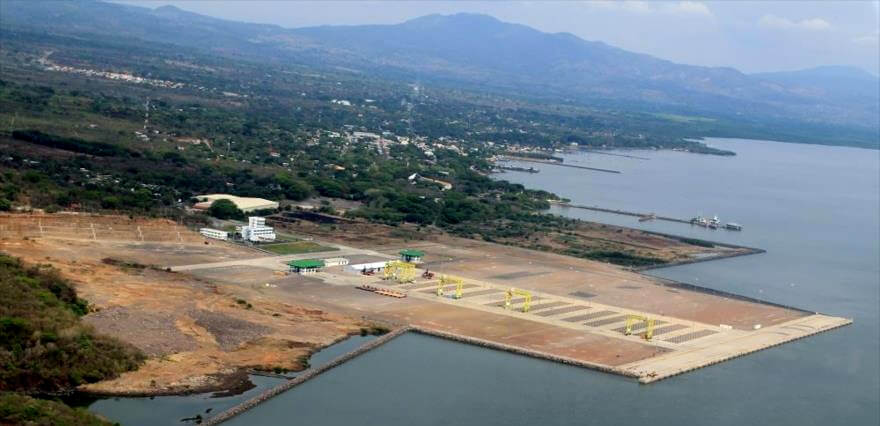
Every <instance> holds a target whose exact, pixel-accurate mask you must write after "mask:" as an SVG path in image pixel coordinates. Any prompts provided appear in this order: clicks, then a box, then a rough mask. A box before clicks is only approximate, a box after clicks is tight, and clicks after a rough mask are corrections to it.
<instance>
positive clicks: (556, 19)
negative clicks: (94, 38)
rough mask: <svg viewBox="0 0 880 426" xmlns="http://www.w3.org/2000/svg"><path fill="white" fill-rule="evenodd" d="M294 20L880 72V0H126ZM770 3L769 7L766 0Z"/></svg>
mask: <svg viewBox="0 0 880 426" xmlns="http://www.w3.org/2000/svg"><path fill="white" fill-rule="evenodd" d="M116 2H117V3H126V4H132V5H138V6H144V7H150V8H156V7H160V6H163V5H173V6H176V7H179V8H181V9H183V10H187V11H190V12H195V13H199V14H203V15H207V16H212V17H216V18H222V19H229V20H234V21H243V22H252V23H262V24H274V25H280V26H282V27H287V28H300V27H309V26H320V25H364V24H396V23H400V22H404V21H407V20H409V19H413V18H417V17H420V16H424V15H429V14H435V13H440V14H454V13H462V12H466V13H481V14H486V15H490V16H493V17H495V18H497V19H500V20H502V21H505V22H511V23H518V24H523V25H527V26H529V27H532V28H535V29H537V30H540V31H544V32H550V33H556V32H568V33H571V34H574V35H576V36H578V37H580V38H582V39H585V40H591V41H602V42H605V43H608V44H610V45H613V46H615V47H619V48H622V49H626V50H630V51H633V52H638V53H645V54H649V55H652V56H656V57H659V58H662V59H667V60H670V61H673V62H678V63H684V64H691V65H702V66H721V67H732V68H736V69H738V70H740V71H743V72H745V73H759V72H773V71H792V70H800V69H806V68H813V67H818V66H854V67H858V68H861V69H863V70H865V71H868V72H870V73H871V74H874V75H880V40H878V38H880V1H852V2H837V3H829V2H811V1H791V2H760V3H756V2H696V1H671V2H642V1H623V2H611V1H589V2H530V1H520V2H498V1H467V2H458V1H436V2H432V1H428V2H425V1H387V2H383V1H365V2H354V1H323V2H316V1H298V2H279V1H263V0H258V1H248V2H240V1H217V0H205V1H187V0H116ZM758 5H760V7H756V6H758Z"/></svg>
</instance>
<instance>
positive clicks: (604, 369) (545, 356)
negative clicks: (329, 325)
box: [202, 314, 853, 426]
mask: <svg viewBox="0 0 880 426" xmlns="http://www.w3.org/2000/svg"><path fill="white" fill-rule="evenodd" d="M817 316H818V314H817ZM798 321H800V320H794V321H790V322H789V323H784V324H781V325H780V326H785V324H790V323H794V322H798ZM852 323H853V321H852V320H851V319H845V318H840V319H839V321H836V322H833V323H828V324H824V325H822V326H820V327H818V328H815V329H813V330H810V331H806V332H801V333H800V334H797V335H791V336H788V337H787V338H785V339H782V340H780V341H777V342H774V343H772V344H769V345H768V344H763V343H761V342H757V343H756V344H753V345H752V346H751V347H748V348H746V349H743V350H741V351H736V352H733V353H727V354H722V355H720V356H715V357H710V358H707V359H706V360H704V362H700V363H697V364H690V365H687V366H685V367H682V368H676V369H674V370H672V371H668V372H664V373H662V374H658V373H656V371H652V372H650V373H648V372H646V371H640V370H637V369H636V368H635V367H632V366H629V367H628V365H629V364H624V365H621V366H610V365H605V364H599V363H593V362H587V361H581V360H576V359H573V358H568V357H563V356H557V355H553V354H549V353H546V352H542V351H536V350H531V349H526V348H522V347H518V346H512V345H507V344H504V343H498V342H493V341H490V340H485V339H480V338H476V337H471V336H465V335H461V334H456V333H449V332H445V331H440V330H435V329H431V328H426V327H418V326H404V327H400V328H398V329H396V330H394V331H392V332H390V333H388V334H386V335H383V336H380V337H379V338H377V339H376V340H373V341H371V342H368V343H366V344H364V345H362V346H360V347H358V348H357V349H355V350H353V351H351V352H349V353H347V354H343V355H341V356H339V357H337V358H336V359H334V360H333V361H331V362H328V363H327V364H325V365H323V366H321V367H319V368H316V369H314V370H307V372H306V373H305V374H302V375H300V376H297V377H296V378H294V379H291V380H288V381H286V382H283V383H281V384H280V385H278V386H275V387H272V388H270V389H268V390H266V391H265V392H263V393H261V394H260V395H257V396H255V397H253V398H251V399H250V400H248V401H245V402H243V403H241V404H238V405H236V406H234V407H232V408H229V409H227V410H225V411H222V412H220V413H218V414H217V415H215V416H213V417H210V418H208V419H206V420H205V421H204V422H203V423H202V424H204V425H209V426H214V425H219V424H221V423H223V422H225V421H227V420H229V419H231V418H233V417H236V416H238V415H241V414H243V413H245V412H247V411H248V410H251V409H253V408H255V407H257V406H259V405H260V404H262V403H264V402H266V401H268V400H270V399H272V398H274V397H276V396H278V395H280V394H282V393H284V392H287V391H289V390H291V389H293V388H294V387H297V386H299V385H301V384H303V383H305V382H307V381H309V380H311V379H313V378H315V377H317V376H319V375H320V374H322V373H324V372H327V371H328V370H331V369H333V368H335V367H337V366H340V365H342V364H344V363H346V362H348V361H351V360H352V359H354V358H356V357H358V356H360V355H362V354H364V353H367V352H369V351H371V350H373V349H375V348H377V347H379V346H381V345H384V344H385V343H388V342H390V341H391V340H393V339H395V338H397V337H400V336H402V335H404V334H407V333H416V334H422V335H425V336H430V337H434V338H438V339H443V340H448V341H451V342H456V343H461V344H467V345H473V346H477V347H481V348H485V349H490V350H496V351H502V352H507V353H511V354H514V355H519V356H525V357H529V358H535V359H540V360H544V361H550V362H556V363H560V364H564V365H570V366H573V367H579V368H584V369H588V370H593V371H597V372H601V373H607V374H614V375H617V376H621V377H624V378H629V379H635V381H636V382H637V383H638V384H641V385H646V384H651V383H654V382H657V381H661V380H664V379H667V378H670V377H674V376H677V375H680V374H684V373H687V372H690V371H694V370H698V369H701V368H705V367H709V366H712V365H715V364H718V363H721V362H724V361H728V360H730V359H734V358H739V357H743V356H746V355H749V354H752V353H755V352H758V351H762V350H765V349H770V348H773V347H776V346H779V345H782V344H785V343H789V342H792V341H795V340H800V339H803V338H806V337H810V336H813V335H816V334H820V333H824V332H826V331H831V330H834V329H837V328H840V327H844V326H847V325H850V324H852ZM750 337H753V336H744V338H750ZM637 363H638V362H636V363H634V364H637Z"/></svg>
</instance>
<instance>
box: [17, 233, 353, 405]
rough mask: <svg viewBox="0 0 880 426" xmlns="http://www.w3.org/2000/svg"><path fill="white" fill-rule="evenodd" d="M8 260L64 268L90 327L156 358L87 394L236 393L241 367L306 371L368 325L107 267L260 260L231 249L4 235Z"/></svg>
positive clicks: (183, 279) (202, 282)
mask: <svg viewBox="0 0 880 426" xmlns="http://www.w3.org/2000/svg"><path fill="white" fill-rule="evenodd" d="M196 240H197V241H200V239H199V238H196ZM0 251H3V252H6V253H9V254H11V255H13V256H17V257H20V258H22V259H23V260H24V261H26V262H30V263H43V264H46V263H48V264H51V265H53V266H54V267H56V268H58V269H59V270H60V272H61V273H62V274H63V275H64V276H65V277H67V278H69V279H70V280H71V281H73V283H74V284H75V285H76V289H77V292H78V293H79V295H80V297H83V298H85V299H86V300H88V301H89V302H90V304H91V306H92V308H93V310H94V312H92V313H90V314H88V315H87V316H85V317H84V321H85V322H87V323H89V324H91V325H92V326H94V327H95V329H96V331H98V332H100V333H104V334H109V335H111V336H115V337H118V338H120V339H122V340H125V341H127V342H129V343H132V344H134V345H135V346H137V347H139V348H140V349H142V350H143V351H144V352H145V353H146V354H147V355H148V356H149V358H148V361H147V362H146V364H145V365H144V366H142V367H141V368H140V369H139V370H137V371H134V372H130V373H126V374H123V375H122V376H121V377H120V378H118V379H116V380H111V381H105V382H100V383H95V384H91V385H87V386H84V390H87V391H93V392H98V393H105V394H143V395H150V394H168V393H181V392H195V391H208V390H216V389H220V388H224V387H228V386H229V378H230V377H239V376H241V375H237V373H238V372H239V371H240V370H241V369H243V368H255V369H266V370H271V369H274V368H283V369H288V370H294V371H295V370H300V369H302V368H303V365H302V360H303V359H304V357H306V356H308V355H309V354H310V353H312V352H314V351H316V350H318V349H320V348H321V347H324V346H327V345H329V344H331V343H333V342H335V341H337V340H339V339H341V338H344V337H345V336H348V335H350V334H355V333H358V332H359V331H360V328H361V327H362V326H366V325H367V324H366V323H365V322H364V321H362V320H360V319H355V318H351V317H347V316H345V315H339V314H335V313H330V312H327V311H325V310H322V309H319V308H316V307H314V306H309V305H306V304H296V305H293V304H289V303H285V302H283V301H278V300H274V299H271V298H266V297H264V296H262V295H261V294H260V292H259V291H258V290H254V288H257V287H258V286H257V285H252V286H242V285H238V284H235V285H233V284H228V283H225V282H220V281H219V280H208V279H202V278H199V277H195V276H189V275H185V274H177V273H170V272H165V271H164V270H161V269H154V268H150V267H121V266H116V265H111V264H107V263H105V261H104V259H106V258H114V259H119V260H124V261H128V262H138V263H141V264H143V265H149V264H169V263H176V262H181V263H192V262H200V261H206V260H217V259H223V258H225V257H232V256H235V255H239V256H252V255H253V253H252V252H251V251H249V250H244V251H242V250H241V249H238V248H237V247H233V246H226V245H222V244H213V245H210V246H205V245H204V244H199V243H195V244H178V243H175V244H168V243H139V242H132V243H125V242H118V241H100V240H98V241H88V240H72V239H50V238H27V239H24V238H23V237H18V238H11V237H9V236H6V237H3V238H0ZM269 274H270V275H271V271H270V272H269ZM254 282H256V281H254ZM262 285H265V284H262ZM242 379H246V377H242Z"/></svg>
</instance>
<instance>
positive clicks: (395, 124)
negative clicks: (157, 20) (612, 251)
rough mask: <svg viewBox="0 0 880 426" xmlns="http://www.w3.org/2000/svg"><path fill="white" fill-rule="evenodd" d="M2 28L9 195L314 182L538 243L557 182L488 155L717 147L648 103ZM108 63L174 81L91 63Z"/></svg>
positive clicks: (0, 202) (506, 239)
mask: <svg viewBox="0 0 880 426" xmlns="http://www.w3.org/2000/svg"><path fill="white" fill-rule="evenodd" d="M0 38H2V41H3V42H4V44H3V49H0V59H2V60H3V61H4V65H5V66H4V68H3V74H2V75H0V123H2V124H4V125H3V126H0V146H2V147H3V152H4V154H3V155H2V156H0V210H5V209H10V208H13V207H15V208H22V207H23V208H42V209H46V210H48V211H56V210H63V209H72V210H80V211H117V212H125V213H130V214H142V215H156V216H166V217H175V218H184V217H186V214H185V212H184V209H185V207H187V206H189V205H190V204H191V202H192V199H193V196H194V195H197V194H207V193H232V194H235V195H239V196H249V197H261V198H267V199H272V200H279V201H281V202H282V205H283V206H285V207H286V208H289V207H287V206H290V205H291V204H296V203H298V202H301V201H303V200H308V199H310V198H313V197H319V196H320V197H329V198H335V199H342V200H345V201H346V202H348V203H352V204H353V205H356V206H358V207H357V208H354V209H348V211H347V213H346V214H347V215H349V216H351V217H356V218H363V219H366V220H370V221H375V222H380V223H385V224H390V225H399V224H401V223H403V222H407V223H411V224H415V225H417V226H420V227H431V228H440V229H442V230H444V231H448V232H451V233H453V234H455V235H460V236H464V237H469V238H481V239H485V240H488V241H497V242H502V243H508V244H518V245H523V246H526V247H532V248H539V249H540V248H541V246H540V244H537V243H536V242H534V240H535V239H536V238H540V237H541V236H542V235H546V234H547V233H548V232H551V231H554V230H559V229H571V227H573V226H574V225H573V224H572V223H570V222H569V221H568V220H566V219H561V218H557V217H553V216H550V215H546V214H543V213H542V212H543V211H544V210H546V209H547V208H548V207H549V203H548V200H550V199H555V198H557V197H556V196H555V195H554V194H550V193H548V192H545V191H534V190H528V189H526V188H524V187H523V186H522V185H515V184H510V183H508V182H505V181H498V180H495V179H492V178H491V177H489V174H490V173H491V171H492V168H493V164H492V162H491V161H490V159H491V158H492V157H493V156H496V155H503V154H508V153H515V154H516V155H521V156H530V157H534V158H540V159H554V160H555V159H558V158H559V157H558V155H556V151H555V150H556V149H560V148H566V149H569V148H570V147H571V144H578V145H579V146H593V147H601V146H607V147H613V146H629V147H668V148H679V149H689V150H692V151H700V152H702V151H706V152H713V151H712V150H711V149H710V148H708V147H706V146H705V145H702V144H700V143H697V142H692V141H688V140H686V139H685V137H686V136H689V135H688V134H684V133H681V132H679V131H678V130H675V129H669V128H665V127H663V126H662V125H660V124H662V123H666V122H668V121H667V120H665V119H658V118H657V117H652V116H650V115H631V114H624V115H621V114H619V113H618V112H614V111H600V110H594V109H587V108H583V107H578V106H576V105H569V104H552V103H547V102H543V101H542V102H533V101H528V100H524V99H516V98H510V97H505V96H501V95H496V94H490V93H480V92H473V91H462V90H455V91H448V90H443V89H437V88H431V87H413V86H411V85H406V84H399V83H393V82H388V81H382V80H376V79H369V78H365V77H362V76H358V75H351V74H345V73H333V72H321V73H315V72H314V71H313V70H309V69H303V68H297V67H289V66H279V65H277V64H272V63H269V64H266V63H260V64H256V63H252V62H247V61H245V60H232V59H228V58H224V57H217V56H210V55H205V54H203V53H200V52H198V51H194V50H187V49H185V48H184V49H174V53H173V54H172V55H171V56H168V53H169V51H168V49H169V48H168V46H164V45H158V44H150V43H145V44H144V43H138V44H137V45H136V46H134V45H133V44H132V41H131V40H126V39H121V40H113V41H105V40H98V39H92V38H88V37H86V38H85V39H82V38H76V39H74V38H70V37H64V36H54V35H46V34H42V35H36V34H31V33H27V32H23V33H21V32H4V31H0ZM48 50H51V52H52V53H49V54H47V53H46V52H47V51H48ZM121 52H126V54H124V55H123V54H121ZM61 65H63V66H66V67H69V68H64V69H61V68H58V67H60V66H61ZM52 67H55V68H52ZM65 70H66V71H65ZM71 70H73V71H71ZM107 70H112V71H115V72H119V73H129V74H130V75H133V76H134V75H138V76H144V77H147V76H148V77H149V78H151V79H153V80H154V81H160V80H161V81H163V82H166V83H161V84H160V83H157V84H158V86H157V85H151V84H143V83H136V82H131V81H130V82H125V81H118V80H111V79H109V78H106V77H104V76H103V75H102V74H95V73H96V72H104V71H107ZM89 73H92V74H89ZM170 82H174V84H171V83H170ZM178 83H179V84H180V85H177V84H178ZM340 99H343V100H345V102H341V101H339V100H340ZM7 123H8V125H6V124H7ZM679 130H680V129H679ZM716 153H719V152H716ZM416 176H418V177H416ZM230 207H231V206H228V205H226V206H224V204H223V203H221V204H218V205H217V206H215V208H213V209H212V210H211V214H213V215H215V216H217V217H221V218H240V217H242V215H241V214H240V212H238V211H234V210H233V209H231V208H230ZM322 209H324V212H328V213H331V212H332V209H331V208H330V207H328V206H322ZM577 255H579V256H588V255H589V253H585V252H582V251H579V252H577ZM603 259H605V260H608V261H618V260H620V261H621V262H623V263H625V264H629V263H631V262H630V260H627V259H623V258H620V257H613V256H605V257H604V258H603Z"/></svg>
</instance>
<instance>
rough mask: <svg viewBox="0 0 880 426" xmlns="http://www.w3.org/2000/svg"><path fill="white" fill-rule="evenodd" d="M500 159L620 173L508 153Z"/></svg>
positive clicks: (618, 172)
mask: <svg viewBox="0 0 880 426" xmlns="http://www.w3.org/2000/svg"><path fill="white" fill-rule="evenodd" d="M501 159H502V160H508V161H522V162H527V163H538V164H549V165H551V166H559V167H571V168H575V169H582V170H591V171H594V172H603V173H616V174H620V170H611V169H600V168H598V167H587V166H577V165H574V164H564V163H561V162H559V161H551V160H539V159H535V158H528V157H511V156H509V155H505V156H503V157H501Z"/></svg>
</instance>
